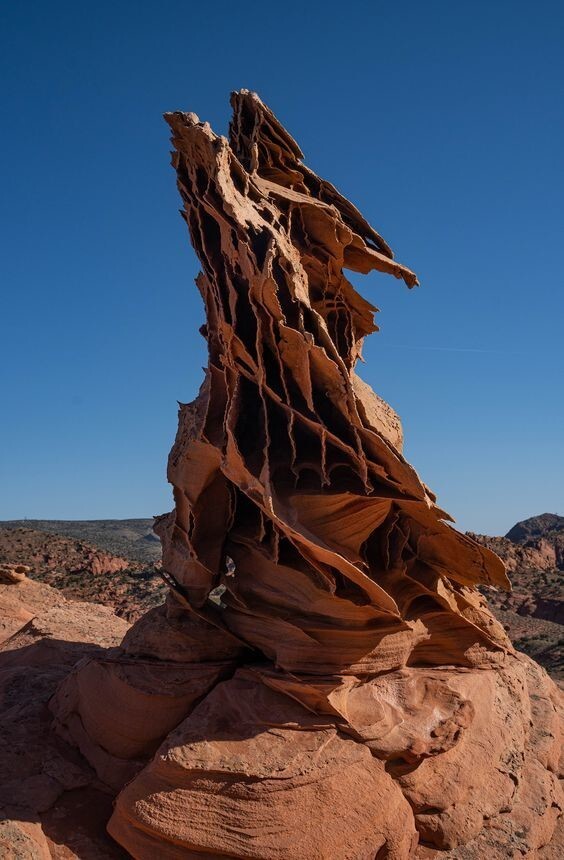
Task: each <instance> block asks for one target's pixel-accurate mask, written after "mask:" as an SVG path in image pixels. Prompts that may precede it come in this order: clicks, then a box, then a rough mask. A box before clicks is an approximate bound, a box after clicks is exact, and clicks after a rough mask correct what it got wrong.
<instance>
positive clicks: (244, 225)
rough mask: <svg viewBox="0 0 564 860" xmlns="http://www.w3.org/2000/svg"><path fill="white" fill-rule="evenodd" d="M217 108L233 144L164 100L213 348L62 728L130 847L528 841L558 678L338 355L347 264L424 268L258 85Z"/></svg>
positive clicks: (345, 847) (502, 576) (352, 338)
mask: <svg viewBox="0 0 564 860" xmlns="http://www.w3.org/2000/svg"><path fill="white" fill-rule="evenodd" d="M232 105H233V120H232V123H231V127H230V134H229V139H226V138H224V137H220V136H218V135H216V134H215V133H214V132H213V131H212V130H211V128H210V126H209V125H208V124H207V123H202V122H200V121H199V119H198V117H196V116H195V115H194V114H184V113H173V114H167V116H166V119H167V122H168V123H169V125H170V127H171V129H172V135H173V136H172V141H173V146H174V150H175V152H174V154H173V165H174V167H175V169H176V171H177V175H178V187H179V190H180V194H181V196H182V200H183V203H184V212H183V215H184V218H185V220H186V222H187V225H188V228H189V231H190V236H191V239H192V244H193V246H194V248H195V250H196V253H197V254H198V257H199V259H200V262H201V265H202V272H201V274H200V275H199V277H198V279H197V284H198V288H199V290H200V292H201V294H202V297H203V300H204V304H205V309H206V317H207V322H206V325H205V326H204V327H203V329H202V333H203V334H204V336H205V337H206V339H207V342H208V347H209V363H208V368H207V372H206V376H205V380H204V383H203V385H202V388H201V391H200V394H199V396H198V397H197V399H196V400H195V401H194V402H193V403H190V404H187V405H183V406H181V408H180V415H179V428H178V434H177V437H176V441H175V444H174V447H173V449H172V451H171V454H170V458H169V467H168V477H169V481H170V482H171V484H172V485H173V488H174V500H175V509H174V511H173V512H172V513H171V514H168V515H166V516H164V517H162V518H161V519H160V521H159V523H158V526H157V530H158V533H159V534H160V536H161V539H162V543H163V571H164V575H165V576H166V577H167V579H168V582H169V585H170V594H169V597H168V598H167V602H166V604H165V606H163V607H160V608H158V609H154V610H152V611H151V612H150V613H148V614H147V615H146V616H145V617H144V618H143V619H141V620H140V621H139V622H137V623H136V624H135V625H134V626H133V627H132V628H131V629H130V630H129V631H128V633H127V634H126V636H125V639H124V641H123V643H122V646H121V648H120V649H117V650H115V651H113V652H112V655H111V657H110V658H108V657H103V658H101V657H99V656H97V655H95V654H94V655H92V656H90V657H88V658H87V661H86V662H83V663H82V664H81V665H78V666H77V667H76V668H75V670H74V671H73V672H72V673H71V674H70V675H68V676H67V677H66V679H65V680H64V681H63V683H62V685H61V686H60V687H59V690H58V692H57V695H56V696H55V697H54V699H53V701H52V703H51V708H52V711H53V713H54V714H55V719H56V726H57V729H58V731H59V732H60V733H61V734H62V736H63V737H64V738H65V739H66V740H67V741H71V742H73V743H75V744H76V745H77V746H78V747H79V749H80V750H81V752H82V753H83V755H84V756H85V757H86V759H87V760H88V762H89V763H90V765H91V766H92V767H93V768H94V769H95V770H96V772H97V774H98V777H99V778H100V780H101V781H102V782H103V783H104V784H106V785H107V786H108V787H110V788H111V789H112V790H114V791H119V789H121V791H119V794H118V796H117V800H116V805H115V809H114V812H113V815H112V817H111V819H110V822H109V832H110V834H111V835H112V836H113V837H114V839H115V840H116V841H117V842H118V843H120V844H121V845H122V846H123V847H124V848H125V849H126V850H127V852H129V854H130V855H131V856H132V857H135V858H138V860H150V858H154V857H159V858H165V860H177V858H207V860H209V858H211V857H214V858H256V860H304V858H308V860H369V858H370V860H374V858H378V860H383V858H393V860H404V858H410V857H416V856H419V857H421V858H423V857H433V856H435V854H437V852H441V853H440V856H441V857H452V858H455V857H456V858H458V860H464V858H468V860H471V858H478V857H480V858H484V857H487V858H492V860H495V858H498V857H499V858H502V857H504V858H505V857H517V856H519V857H523V856H524V857H531V858H533V857H536V856H539V857H540V856H542V855H540V854H539V853H538V852H539V851H540V850H541V848H543V846H548V845H549V843H550V841H551V839H552V835H553V831H554V828H555V826H556V821H557V818H558V815H559V813H560V811H561V808H562V798H561V794H560V790H559V785H558V780H557V777H556V771H557V765H558V757H559V749H560V718H559V715H558V711H557V708H558V701H557V690H556V688H555V686H554V684H553V683H552V682H551V681H550V680H549V679H548V677H547V676H546V675H545V674H544V672H542V670H540V669H539V668H538V667H537V666H536V665H535V664H534V663H532V662H531V661H530V660H528V659H527V658H525V657H524V656H519V655H517V654H516V653H515V652H514V651H513V649H512V647H511V644H510V642H509V641H508V639H507V637H506V635H505V633H504V630H503V628H502V627H501V626H500V625H499V624H498V623H497V622H496V621H495V620H494V618H493V617H492V615H491V614H490V612H489V610H488V608H487V606H486V604H485V601H484V599H483V598H482V597H481V596H480V594H479V592H478V591H477V588H476V587H477V586H478V585H486V586H495V587H497V588H508V587H509V583H508V579H507V576H506V573H505V568H504V565H503V563H502V562H501V561H500V559H499V558H498V557H497V556H496V555H495V554H494V553H492V552H491V551H489V550H488V549H487V548H486V547H483V546H481V545H479V544H477V543H476V542H475V541H473V540H472V539H471V538H469V537H467V536H464V535H461V534H460V533H458V532H457V531H455V530H454V529H453V528H452V527H451V526H450V525H449V524H448V520H449V517H448V515H447V514H445V513H444V511H442V510H441V509H440V508H439V507H437V505H436V504H435V497H434V496H433V494H432V493H431V491H430V490H429V489H428V488H427V487H426V486H425V485H424V484H423V483H422V482H421V481H420V479H419V478H418V476H417V474H416V472H415V471H414V469H413V468H412V467H411V466H410V465H409V463H407V462H406V460H405V459H404V457H403V455H402V453H401V444H402V433H401V424H400V422H399V419H398V417H397V415H396V414H395V413H394V411H393V410H392V409H391V407H389V406H388V405H387V404H385V403H384V402H383V401H382V400H381V399H380V398H379V397H378V396H377V395H376V394H375V393H374V392H372V390H371V389H370V387H369V386H368V385H367V384H366V383H365V382H363V381H362V380H361V379H360V378H359V377H358V376H357V375H356V371H355V367H356V365H357V362H358V359H359V358H360V356H361V351H362V342H363V339H364V337H365V336H366V335H368V334H370V333H371V332H373V331H375V330H376V326H375V324H374V311H375V310H376V309H375V308H374V306H373V305H372V304H370V303H369V302H368V301H367V300H366V299H364V298H363V297H362V296H361V295H360V294H359V293H358V292H357V290H356V289H355V288H354V287H353V285H352V284H351V282H350V281H349V280H348V279H347V277H346V275H345V270H346V269H349V270H353V271H356V272H359V273H364V274H366V273H368V272H370V271H372V270H376V271H378V272H382V273H385V274H390V275H393V276H394V277H396V278H398V279H400V280H403V281H404V282H405V284H407V286H408V287H413V286H414V285H415V284H416V283H417V279H416V276H415V275H414V274H413V272H412V271H410V270H409V269H407V268H406V267H405V266H403V265H401V264H399V263H397V262H396V261H395V260H394V259H393V255H392V252H391V250H390V248H389V246H388V245H387V244H386V242H385V241H384V240H383V239H382V237H381V236H379V234H378V233H377V232H376V231H375V230H374V229H373V228H372V227H371V226H370V225H369V224H368V222H367V221H366V220H365V219H364V217H363V216H362V215H361V214H360V212H358V210H357V209H356V208H355V207H354V206H353V205H352V204H351V203H349V202H348V201H347V200H346V199H345V198H344V197H342V195H341V194H339V192H338V191H337V190H336V189H335V188H334V187H333V186H332V185H331V184H330V183H329V182H327V181H325V180H323V179H321V178H319V177H318V176H316V174H315V173H313V172H312V171H311V170H310V169H308V168H307V167H306V166H305V165H304V164H303V161H302V153H301V151H300V149H299V147H298V145H297V144H296V142H295V141H294V140H293V139H292V138H291V137H290V135H289V134H288V132H287V131H286V130H285V129H284V128H283V127H282V125H281V124H280V123H279V121H278V120H277V119H276V117H275V116H274V115H273V114H272V113H271V111H270V110H269V109H268V108H267V107H266V106H265V105H264V104H263V103H262V102H261V100H260V99H259V98H258V96H256V95H255V94H253V93H250V92H248V91H245V90H243V91H241V92H239V93H235V94H234V95H233V97H232ZM437 856H439V855H437ZM547 856H548V855H547Z"/></svg>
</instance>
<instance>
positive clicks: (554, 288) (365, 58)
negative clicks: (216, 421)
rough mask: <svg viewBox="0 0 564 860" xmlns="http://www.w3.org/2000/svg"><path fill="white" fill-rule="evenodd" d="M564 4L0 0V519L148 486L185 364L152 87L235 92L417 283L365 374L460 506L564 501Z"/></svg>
mask: <svg viewBox="0 0 564 860" xmlns="http://www.w3.org/2000/svg"><path fill="white" fill-rule="evenodd" d="M563 25H564V7H563V5H562V3H561V2H543V0H540V2H536V3H534V4H531V3H525V2H520V0H514V2H510V0H497V2H496V0H493V2H492V0H489V2H483V0H474V1H473V2H443V0H436V2H433V0H429V2H426V3H424V2H420V0H413V2H396V3H389V2H386V3H383V2H364V3H360V2H355V0H349V2H347V3H344V4H343V3H332V2H330V0H326V2H323V3H322V2H309V3H308V2H305V3H295V2H285V3H282V4H280V3H268V2H251V3H243V2H242V3H236V2H222V0H219V2H208V3H201V2H198V3H192V2H187V1H186V2H178V0H176V2H174V0H159V2H157V0H155V2H143V0H137V2H133V0H121V2H120V0H113V2H108V0H97V2H95V3H94V2H76V0H72V2H70V0H66V2H58V0H49V2H48V0H44V2H26V0H20V2H17V3H3V4H2V10H1V27H0V29H1V32H2V37H1V38H2V41H3V45H1V46H0V48H1V50H0V64H1V78H2V82H3V87H4V88H5V93H4V95H3V98H2V121H3V124H4V129H3V132H2V152H1V158H0V170H1V171H2V177H0V179H1V186H0V187H1V194H0V217H1V221H2V223H1V244H2V246H3V248H2V252H1V259H0V267H1V272H2V275H1V278H2V295H3V297H2V314H1V332H0V349H1V350H2V361H1V372H2V380H1V395H2V407H1V408H2V418H1V422H0V436H1V438H0V452H1V453H0V457H1V466H0V469H1V471H0V518H1V519H8V518H19V517H30V518H68V519H83V518H102V517H104V518H113V517H141V516H150V515H152V514H155V513H161V512H163V511H165V510H168V509H169V508H170V506H171V495H170V490H169V487H168V484H167V483H166V477H165V468H166V457H167V453H168V450H169V448H170V445H171V443H172V440H173V437H174V433H175V429H176V401H177V400H181V401H188V400H190V399H192V397H193V396H194V395H195V393H196V391H197V389H198V386H199V384H200V381H201V379H202V371H201V366H202V365H203V364H204V363H205V361H206V357H205V349H204V342H203V340H202V338H201V336H200V335H199V334H198V326H199V325H200V323H201V321H202V308H201V305H200V299H199V296H198V294H197V292H196V288H195V286H194V284H193V278H194V276H195V274H196V272H197V262H196V259H195V256H194V254H193V252H192V250H191V248H190V245H189V243H188V237H187V232H186V229H185V226H184V224H183V222H182V220H181V219H180V217H179V215H178V208H179V198H178V196H177V192H176V188H175V178H174V174H173V172H172V169H171V168H170V166H169V154H168V153H169V143H168V128H167V126H166V125H165V123H164V122H163V120H162V119H161V114H162V113H163V111H165V110H174V109H182V110H193V111H195V112H196V113H198V115H199V116H200V117H201V118H202V119H206V120H209V121H210V122H211V124H212V126H213V127H214V128H215V129H216V130H217V131H223V132H226V130H227V122H228V118H229V92H230V91H231V90H232V89H238V88H241V87H247V88H249V89H253V90H256V91H257V92H258V93H259V94H260V95H261V96H262V98H263V99H264V100H265V101H266V102H267V103H268V104H269V105H270V106H271V107H272V109H273V110H274V111H275V113H277V114H278V116H279V117H280V119H281V120H282V121H283V122H284V123H285V124H286V126H287V127H288V128H289V130H290V131H291V132H292V134H293V135H294V136H295V137H296V138H297V140H298V141H299V143H300V145H301V147H302V149H303V150H304V152H305V153H306V160H307V162H308V164H309V165H310V166H311V167H313V168H314V169H315V170H316V171H317V172H318V173H320V174H321V175H323V176H325V177H327V178H328V179H330V180H331V181H332V182H334V184H336V185H337V187H339V188H340V189H341V190H342V191H343V192H344V193H345V194H346V195H347V196H348V197H350V199H352V200H353V201H354V202H355V203H356V204H357V205H358V206H359V208H360V209H361V210H362V211H363V213H364V214H365V215H366V216H367V217H368V219H369V220H370V221H371V222H372V223H373V225H374V226H375V227H376V229H377V230H378V231H380V232H381V233H382V234H383V235H384V236H385V238H386V239H387V240H388V242H389V243H390V244H391V246H392V247H393V248H394V250H395V252H396V256H397V258H398V259H399V260H400V261H401V262H403V263H405V264H406V265H408V266H410V267H411V268H413V269H415V271H416V272H417V273H418V275H419V278H420V281H421V284H422V286H421V287H420V288H419V289H418V290H415V291H413V292H408V291H407V290H406V289H405V288H404V287H403V285H402V284H401V282H399V281H395V280H394V279H393V278H388V277H385V276H381V275H377V274H373V275H371V276H369V277H367V278H360V279H356V280H355V283H357V284H360V283H362V286H361V289H362V291H363V293H364V294H365V295H366V296H368V297H370V298H371V299H372V300H373V301H374V302H375V303H376V304H378V306H379V307H380V308H381V313H380V314H379V324H380V326H381V329H382V330H381V333H380V334H375V335H373V336H372V337H371V338H370V339H369V340H368V342H367V345H366V350H365V356H366V359H367V365H366V366H365V367H364V368H362V369H361V370H362V373H363V375H364V377H365V379H366V380H367V381H368V382H370V383H371V385H372V386H373V387H374V388H375V389H376V391H378V392H379V393H380V394H381V395H382V396H384V397H385V398H386V399H387V400H388V401H389V402H390V403H391V404H392V405H393V406H394V407H395V408H396V409H397V410H398V412H399V413H400V414H401V416H402V418H403V422H404V428H405V433H406V437H407V444H406V453H407V455H408V457H409V459H410V460H411V462H412V463H413V464H414V465H415V467H416V468H417V470H418V471H419V473H420V474H421V476H422V478H423V480H425V481H426V482H427V483H428V484H429V485H430V486H431V487H432V488H433V489H434V490H435V491H436V492H437V493H438V495H439V501H440V503H441V504H442V506H443V507H445V508H446V509H447V510H449V511H450V512H451V513H452V514H453V515H454V516H455V517H456V519H457V521H458V525H459V527H460V528H462V529H474V530H477V531H484V532H489V533H497V534H499V533H503V532H505V531H506V530H507V529H508V528H509V527H510V526H511V525H512V524H513V523H514V522H515V521H516V520H518V519H522V518H524V517H526V516H530V515H532V514H536V513H540V512H543V511H553V512H556V513H561V514H562V513H564V503H563V496H564V452H563V444H562V443H563V439H564V396H563V391H564V387H563V325H564V284H563V274H562V269H563V257H564V255H563V248H562V238H563V229H562V228H563V217H562V209H563V200H564V195H563V191H564V188H563V184H564V183H563V169H562V168H563V164H562V160H563V156H562V154H563V153H564V134H563V132H564V115H563V99H562V93H563V85H564V35H563Z"/></svg>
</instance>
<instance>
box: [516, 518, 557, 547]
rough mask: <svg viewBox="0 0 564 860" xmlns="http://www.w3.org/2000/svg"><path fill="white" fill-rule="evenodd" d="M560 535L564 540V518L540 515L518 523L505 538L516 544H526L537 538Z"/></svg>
mask: <svg viewBox="0 0 564 860" xmlns="http://www.w3.org/2000/svg"><path fill="white" fill-rule="evenodd" d="M560 535H562V537H563V538H564V517H561V516H560V515H559V514H539V515H538V517H529V519H528V520H521V522H519V523H516V524H515V525H514V526H513V528H512V529H509V531H508V532H507V534H506V535H505V537H506V538H508V539H509V540H512V541H513V542H514V543H526V542H527V541H530V540H534V539H535V538H545V539H547V538H555V537H557V536H560Z"/></svg>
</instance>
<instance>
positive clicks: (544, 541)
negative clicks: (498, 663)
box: [469, 514, 564, 679]
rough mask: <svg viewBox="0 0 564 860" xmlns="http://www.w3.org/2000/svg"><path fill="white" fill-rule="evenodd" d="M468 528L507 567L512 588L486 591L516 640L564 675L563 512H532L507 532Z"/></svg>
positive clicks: (496, 611) (537, 658) (514, 640)
mask: <svg viewBox="0 0 564 860" xmlns="http://www.w3.org/2000/svg"><path fill="white" fill-rule="evenodd" d="M469 534H470V536H471V537H473V538H474V539H475V540H477V541H478V542H479V543H481V544H483V545H484V546H487V547H488V548H489V549H491V550H493V551H494V552H495V553H497V555H499V557H500V558H501V559H503V561H504V562H505V565H506V567H507V571H508V575H509V578H510V580H511V584H512V586H513V590H512V591H511V592H510V593H506V592H503V591H495V590H492V589H490V588H484V589H482V591H483V594H484V595H485V597H486V598H487V600H488V602H489V604H490V606H491V607H492V609H493V611H494V612H495V614H496V615H497V617H498V618H499V620H500V621H501V622H502V624H503V625H504V626H505V628H506V629H507V631H508V633H509V636H510V638H511V640H512V641H513V643H514V644H515V646H516V647H517V648H520V649H521V650H522V651H525V652H526V653H527V654H529V655H530V656H531V657H533V658H534V659H535V660H537V661H538V662H539V663H541V664H542V665H543V666H544V667H545V668H546V669H548V671H549V672H551V673H552V674H553V675H554V676H555V677H557V678H561V679H564V517H561V516H559V515H558V514H540V515H539V516H537V517H530V518H529V519H527V520H522V521H521V522H519V523H516V524H515V525H514V526H513V528H511V529H510V530H509V531H508V532H507V535H506V536H505V537H490V536H489V535H475V534H472V533H471V532H470V533H469Z"/></svg>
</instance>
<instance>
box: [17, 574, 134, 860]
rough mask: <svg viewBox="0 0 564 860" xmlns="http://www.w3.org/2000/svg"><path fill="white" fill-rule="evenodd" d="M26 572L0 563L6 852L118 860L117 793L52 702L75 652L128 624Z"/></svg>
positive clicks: (33, 858) (87, 651) (24, 858)
mask: <svg viewBox="0 0 564 860" xmlns="http://www.w3.org/2000/svg"><path fill="white" fill-rule="evenodd" d="M28 569H29V568H28ZM25 573H26V571H25V569H23V566H22V565H19V566H16V567H11V566H10V565H1V566H0V622H1V626H0V725H1V727H2V728H1V731H0V762H1V769H0V857H2V858H13V860H73V858H78V860H102V858H109V860H112V858H116V860H117V858H122V857H125V856H127V855H126V854H125V853H124V852H122V851H121V850H120V849H119V848H118V847H117V846H116V845H115V843H112V842H111V840H110V839H109V837H107V836H106V835H105V833H104V823H105V821H106V820H107V818H108V816H109V815H110V812H111V794H110V793H109V792H108V791H107V789H105V788H103V787H102V786H101V784H100V782H99V780H98V779H97V778H96V775H95V773H94V772H93V770H92V769H91V768H90V767H89V766H88V764H87V763H86V762H85V760H84V759H83V758H82V757H81V756H80V755H79V754H78V753H77V751H76V749H74V748H73V747H71V746H67V745H66V744H65V743H63V742H62V741H61V739H60V738H59V737H58V736H57V735H56V734H55V733H54V732H53V731H52V729H51V723H52V715H51V713H50V711H49V709H48V702H49V699H50V698H51V696H52V695H53V693H54V692H55V690H56V688H57V686H58V685H59V684H60V683H61V681H62V680H63V679H64V678H65V676H66V675H67V674H68V673H69V672H70V671H71V669H72V667H73V665H74V664H75V663H76V661H77V660H81V659H88V658H89V657H91V656H93V655H95V654H96V655H99V656H100V655H102V654H105V653H106V649H111V648H112V647H113V646H116V645H117V644H118V643H119V642H120V640H121V639H122V638H123V636H124V634H125V632H126V631H127V629H128V624H127V623H126V622H125V621H123V620H122V619H120V618H117V617H116V616H115V615H114V614H113V613H112V612H111V610H109V609H108V608H106V607H104V606H96V605H93V604H87V603H79V602H77V601H67V600H65V598H64V597H63V596H62V595H61V593H60V592H58V591H56V590H55V589H53V588H51V587H49V586H48V585H44V584H41V583H38V582H34V581H32V580H30V579H28V578H27V577H26V575H25Z"/></svg>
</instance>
